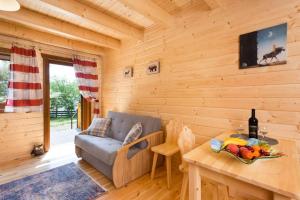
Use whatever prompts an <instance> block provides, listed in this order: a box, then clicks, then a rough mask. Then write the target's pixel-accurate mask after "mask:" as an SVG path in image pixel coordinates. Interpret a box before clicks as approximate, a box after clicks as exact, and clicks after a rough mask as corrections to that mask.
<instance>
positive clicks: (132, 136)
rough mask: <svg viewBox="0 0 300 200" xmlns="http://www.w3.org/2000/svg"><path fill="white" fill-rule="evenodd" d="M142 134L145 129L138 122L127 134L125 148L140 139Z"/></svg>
mask: <svg viewBox="0 0 300 200" xmlns="http://www.w3.org/2000/svg"><path fill="white" fill-rule="evenodd" d="M142 132H143V129H142V123H141V122H138V123H136V124H135V125H133V127H132V128H131V129H130V131H129V133H128V134H127V136H126V137H125V139H124V142H123V146H124V145H127V144H129V143H131V142H133V141H135V140H137V139H139V137H140V136H141V134H142Z"/></svg>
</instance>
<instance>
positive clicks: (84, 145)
mask: <svg viewBox="0 0 300 200" xmlns="http://www.w3.org/2000/svg"><path fill="white" fill-rule="evenodd" d="M75 145H76V146H78V147H80V148H81V149H83V150H84V151H86V152H88V153H90V154H91V155H93V156H94V157H95V158H98V159H99V160H101V161H102V162H104V163H106V164H107V165H112V164H113V163H114V161H115V158H116V155H117V151H118V149H120V148H121V147H122V142H120V141H118V140H115V139H113V138H107V137H95V136H91V135H84V134H79V135H76V136H75Z"/></svg>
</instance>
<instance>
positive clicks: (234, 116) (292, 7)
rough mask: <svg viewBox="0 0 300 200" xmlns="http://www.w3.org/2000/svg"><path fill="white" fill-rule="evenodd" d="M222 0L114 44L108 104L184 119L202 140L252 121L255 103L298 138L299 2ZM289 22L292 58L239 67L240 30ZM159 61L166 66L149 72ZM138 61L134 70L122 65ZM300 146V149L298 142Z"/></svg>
mask: <svg viewBox="0 0 300 200" xmlns="http://www.w3.org/2000/svg"><path fill="white" fill-rule="evenodd" d="M227 2H229V1H226V0H220V5H222V6H221V7H219V8H217V9H214V10H212V11H203V10H202V11H201V10H197V9H193V8H188V9H187V10H183V11H181V12H179V13H177V14H176V25H175V26H172V27H169V28H162V27H159V26H156V27H152V28H150V29H147V30H146V31H145V38H144V41H139V42H136V41H128V42H124V43H123V47H122V49H121V50H117V51H110V52H109V53H108V55H107V60H106V65H105V67H104V70H103V84H102V86H103V93H102V99H103V110H104V113H107V112H108V111H109V110H115V111H125V112H131V113H137V114H145V115H152V116H156V117H160V118H162V120H163V121H164V122H166V121H168V120H170V119H174V118H179V119H182V120H183V121H184V122H185V123H186V124H187V125H188V126H190V127H191V128H192V130H193V131H194V132H195V133H196V134H197V141H198V143H201V142H203V141H207V140H208V139H210V138H211V137H213V136H215V135H217V134H219V133H220V132H221V131H224V130H228V129H235V128H237V127H238V126H239V125H240V124H242V125H243V126H244V127H245V128H247V120H248V118H249V115H250V109H251V108H256V109H257V110H258V111H257V116H258V119H259V122H260V124H263V125H266V126H267V127H268V128H269V129H270V132H271V134H273V135H275V136H276V137H287V138H291V139H293V140H296V141H297V142H298V143H300V142H299V141H300V133H299V129H300V126H299V125H300V113H299V111H300V78H299V77H300V76H299V75H300V67H299V66H300V31H299V30H300V29H299V24H300V17H299V8H300V3H299V1H297V0H287V1H281V0H261V1H234V2H233V1H231V3H230V4H227ZM283 22H287V23H288V44H287V48H288V63H287V64H286V65H278V66H272V67H263V68H254V69H247V70H239V69H238V59H239V58H238V51H239V43H238V39H239V35H240V34H243V33H247V32H251V31H255V30H258V29H261V28H265V27H269V26H273V25H277V24H280V23H283ZM153 60H160V62H161V73H160V74H155V75H147V74H146V65H147V63H149V62H150V61H153ZM126 66H134V77H133V78H131V79H128V78H124V77H123V75H122V71H123V68H124V67H126ZM299 153H300V148H299Z"/></svg>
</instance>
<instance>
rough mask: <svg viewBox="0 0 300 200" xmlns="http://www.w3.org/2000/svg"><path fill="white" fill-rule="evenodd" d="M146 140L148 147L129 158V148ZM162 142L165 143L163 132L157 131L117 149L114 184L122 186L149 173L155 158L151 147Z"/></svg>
mask: <svg viewBox="0 0 300 200" xmlns="http://www.w3.org/2000/svg"><path fill="white" fill-rule="evenodd" d="M144 140H147V142H148V146H147V148H145V149H142V150H141V151H139V152H138V153H137V154H135V155H134V156H133V157H132V158H130V159H128V158H127V154H128V151H129V148H130V147H132V146H134V145H135V144H137V143H139V142H141V141H144ZM161 143H163V132H162V131H157V132H153V133H150V134H148V135H146V136H144V137H142V138H139V139H138V140H136V141H134V142H132V143H130V144H128V145H125V146H123V147H121V148H120V149H119V150H118V151H117V155H116V159H115V162H114V165H113V182H114V185H115V186H116V187H117V188H119V187H122V186H124V185H125V184H126V183H128V182H129V181H131V180H134V179H136V178H138V177H140V176H142V175H144V174H145V173H148V172H149V171H150V169H151V163H152V158H153V153H152V152H151V150H150V149H151V147H152V146H156V145H159V144H161Z"/></svg>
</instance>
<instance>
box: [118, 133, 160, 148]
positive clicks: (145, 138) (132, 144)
mask: <svg viewBox="0 0 300 200" xmlns="http://www.w3.org/2000/svg"><path fill="white" fill-rule="evenodd" d="M162 133H163V132H162V131H157V132H153V133H150V134H148V135H146V136H144V137H141V138H139V139H137V140H135V141H133V142H131V143H129V144H127V145H125V146H122V147H121V148H120V149H119V150H118V152H121V151H128V149H129V148H130V147H132V146H134V145H135V144H137V143H140V142H142V141H144V140H147V141H148V140H149V139H150V137H155V136H157V135H159V134H162Z"/></svg>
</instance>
